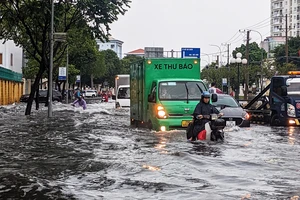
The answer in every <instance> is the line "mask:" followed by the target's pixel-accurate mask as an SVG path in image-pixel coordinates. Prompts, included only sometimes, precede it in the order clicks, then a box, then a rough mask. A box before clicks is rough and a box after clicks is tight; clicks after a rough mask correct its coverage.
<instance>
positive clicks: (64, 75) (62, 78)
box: [58, 67, 67, 81]
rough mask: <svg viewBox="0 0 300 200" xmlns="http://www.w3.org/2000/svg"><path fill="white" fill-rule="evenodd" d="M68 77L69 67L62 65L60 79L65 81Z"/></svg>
mask: <svg viewBox="0 0 300 200" xmlns="http://www.w3.org/2000/svg"><path fill="white" fill-rule="evenodd" d="M66 78H67V68H66V67H60V68H59V71H58V80H60V81H64V80H66Z"/></svg>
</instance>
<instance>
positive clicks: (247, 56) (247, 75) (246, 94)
mask: <svg viewBox="0 0 300 200" xmlns="http://www.w3.org/2000/svg"><path fill="white" fill-rule="evenodd" d="M249 40H250V31H249V30H247V42H246V59H247V61H248V62H247V65H246V84H245V90H244V91H245V94H244V99H245V100H247V99H248V87H249V72H248V68H249Z"/></svg>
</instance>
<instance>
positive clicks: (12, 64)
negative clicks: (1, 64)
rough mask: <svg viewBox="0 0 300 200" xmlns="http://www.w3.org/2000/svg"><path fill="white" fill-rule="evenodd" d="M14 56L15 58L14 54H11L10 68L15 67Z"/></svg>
mask: <svg viewBox="0 0 300 200" xmlns="http://www.w3.org/2000/svg"><path fill="white" fill-rule="evenodd" d="M13 61H14V56H13V54H12V53H11V54H10V66H14V62H13Z"/></svg>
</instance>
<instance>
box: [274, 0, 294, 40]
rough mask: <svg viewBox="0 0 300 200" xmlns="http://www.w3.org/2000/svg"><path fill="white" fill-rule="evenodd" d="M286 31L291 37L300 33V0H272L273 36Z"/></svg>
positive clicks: (283, 34) (281, 34)
mask: <svg viewBox="0 0 300 200" xmlns="http://www.w3.org/2000/svg"><path fill="white" fill-rule="evenodd" d="M286 16H287V17H286ZM286 24H287V26H286ZM286 27H287V31H286ZM286 32H287V34H288V36H289V37H297V36H299V34H300V0H271V36H285V35H286Z"/></svg>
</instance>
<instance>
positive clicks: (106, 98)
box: [101, 94, 108, 102]
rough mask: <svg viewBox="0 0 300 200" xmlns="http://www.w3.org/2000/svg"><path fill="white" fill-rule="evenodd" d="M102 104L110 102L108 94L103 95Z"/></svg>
mask: <svg viewBox="0 0 300 200" xmlns="http://www.w3.org/2000/svg"><path fill="white" fill-rule="evenodd" d="M101 102H108V95H107V94H102V96H101Z"/></svg>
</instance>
